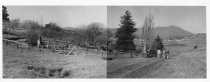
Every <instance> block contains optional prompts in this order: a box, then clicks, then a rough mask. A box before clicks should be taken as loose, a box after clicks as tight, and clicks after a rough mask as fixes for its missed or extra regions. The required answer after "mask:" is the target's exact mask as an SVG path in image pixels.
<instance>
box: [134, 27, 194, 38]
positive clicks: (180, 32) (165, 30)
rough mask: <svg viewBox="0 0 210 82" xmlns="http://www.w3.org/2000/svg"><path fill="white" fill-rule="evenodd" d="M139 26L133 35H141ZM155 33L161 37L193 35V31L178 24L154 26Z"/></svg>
mask: <svg viewBox="0 0 210 82" xmlns="http://www.w3.org/2000/svg"><path fill="white" fill-rule="evenodd" d="M141 30H142V29H141V28H139V29H138V31H137V32H136V33H135V35H137V36H140V35H141ZM154 32H155V35H159V36H160V37H161V38H163V39H179V38H183V37H185V36H190V35H193V33H191V32H188V31H186V30H184V29H182V28H180V27H178V26H172V25H171V26H168V27H156V28H154Z"/></svg>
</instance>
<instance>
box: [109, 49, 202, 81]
mask: <svg viewBox="0 0 210 82" xmlns="http://www.w3.org/2000/svg"><path fill="white" fill-rule="evenodd" d="M108 78H206V52H205V49H198V50H191V51H189V50H188V51H185V52H181V53H174V55H173V56H172V57H171V58H170V59H153V60H152V61H151V60H150V61H144V62H141V63H136V64H132V65H128V66H125V67H123V68H120V69H118V70H115V71H112V72H110V73H109V72H108Z"/></svg>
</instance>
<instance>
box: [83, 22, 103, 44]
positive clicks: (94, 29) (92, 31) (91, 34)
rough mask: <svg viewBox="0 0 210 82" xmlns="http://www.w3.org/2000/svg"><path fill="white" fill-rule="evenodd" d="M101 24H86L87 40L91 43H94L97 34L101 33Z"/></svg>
mask: <svg viewBox="0 0 210 82" xmlns="http://www.w3.org/2000/svg"><path fill="white" fill-rule="evenodd" d="M102 28H103V24H101V23H91V24H89V25H88V28H87V34H88V38H89V42H90V43H92V44H95V43H96V39H97V38H98V36H99V35H101V34H102Z"/></svg>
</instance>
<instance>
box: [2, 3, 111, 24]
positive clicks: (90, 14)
mask: <svg viewBox="0 0 210 82" xmlns="http://www.w3.org/2000/svg"><path fill="white" fill-rule="evenodd" d="M6 7H7V11H8V13H9V18H10V19H16V18H19V19H20V20H21V21H23V20H34V21H38V22H40V23H41V24H47V23H49V22H55V23H56V24H58V25H60V26H62V27H77V26H80V25H87V24H90V23H93V22H99V23H102V24H104V25H105V26H106V25H107V7H106V6H6Z"/></svg>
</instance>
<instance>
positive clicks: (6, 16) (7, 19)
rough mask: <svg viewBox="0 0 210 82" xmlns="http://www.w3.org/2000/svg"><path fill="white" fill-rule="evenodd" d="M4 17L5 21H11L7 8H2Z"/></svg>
mask: <svg viewBox="0 0 210 82" xmlns="http://www.w3.org/2000/svg"><path fill="white" fill-rule="evenodd" d="M2 17H3V21H7V22H8V21H9V14H8V13H7V7H5V6H2Z"/></svg>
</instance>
